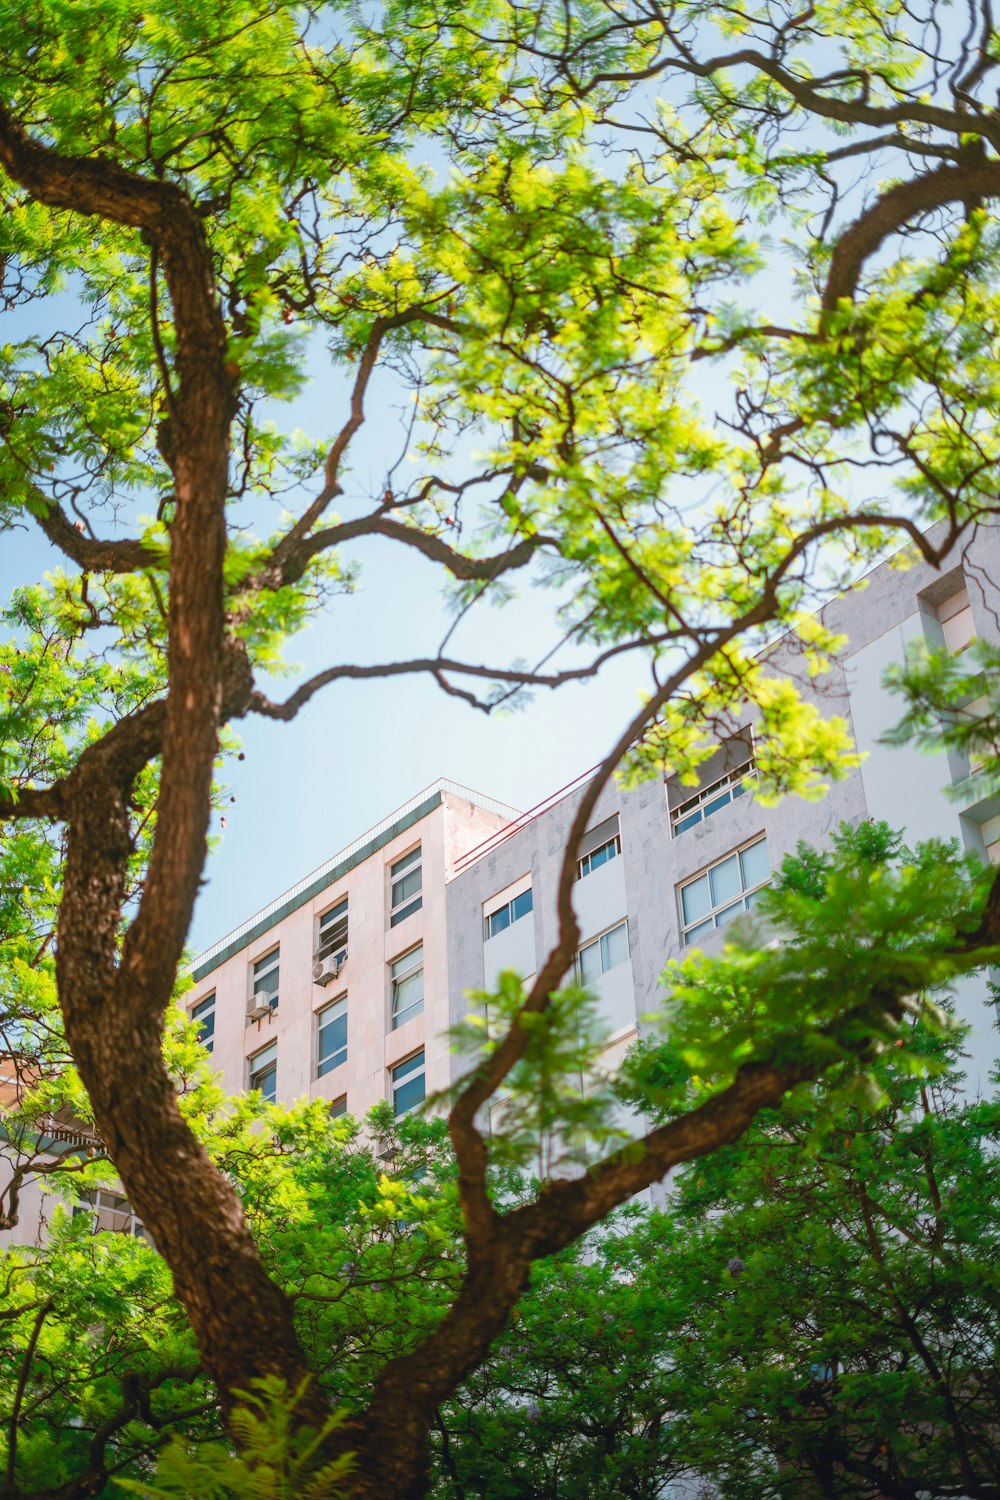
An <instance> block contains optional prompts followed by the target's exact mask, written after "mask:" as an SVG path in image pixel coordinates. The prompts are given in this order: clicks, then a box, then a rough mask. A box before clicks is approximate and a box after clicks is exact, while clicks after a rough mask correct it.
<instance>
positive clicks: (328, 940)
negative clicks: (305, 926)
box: [315, 896, 347, 964]
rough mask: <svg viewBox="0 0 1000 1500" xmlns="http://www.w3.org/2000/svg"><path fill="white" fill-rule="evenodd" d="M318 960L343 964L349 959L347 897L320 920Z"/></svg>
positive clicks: (326, 912)
mask: <svg viewBox="0 0 1000 1500" xmlns="http://www.w3.org/2000/svg"><path fill="white" fill-rule="evenodd" d="M315 956H316V958H317V959H324V958H332V959H333V960H334V962H335V963H338V964H342V963H343V962H344V959H345V958H346V957H347V897H346V896H345V897H344V899H343V901H338V902H337V904H336V906H331V907H330V910H329V911H325V912H324V913H323V915H322V916H321V917H320V919H319V945H318V947H317V949H316V955H315Z"/></svg>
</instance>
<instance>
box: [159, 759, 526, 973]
mask: <svg viewBox="0 0 1000 1500" xmlns="http://www.w3.org/2000/svg"><path fill="white" fill-rule="evenodd" d="M445 793H449V794H450V795H452V796H454V797H461V798H462V800H463V801H465V802H471V803H473V805H474V806H476V807H482V808H485V810H486V811H487V812H492V813H496V815H497V816H498V817H501V818H510V819H515V818H519V817H520V816H521V814H520V812H519V810H518V809H517V808H516V807H511V806H509V805H508V804H507V803H506V802H500V801H499V800H498V799H497V798H495V797H487V796H484V795H483V793H482V792H477V791H474V790H473V788H472V787H467V786H462V785H461V783H460V782H457V781H451V780H449V779H448V777H446V776H439V777H438V779H437V780H436V781H432V782H431V784H430V786H426V787H424V788H423V790H422V791H420V792H417V793H416V794H415V795H414V796H412V797H409V798H408V799H407V800H406V801H405V802H404V803H402V804H401V805H400V806H399V807H397V808H395V809H394V810H393V811H392V812H391V813H388V814H387V815H386V816H385V817H384V818H381V819H380V820H379V822H377V823H375V824H373V825H372V827H371V828H368V829H366V830H365V832H364V833H362V834H360V835H359V836H358V837H357V838H356V839H352V840H351V842H350V843H349V844H345V845H344V847H343V848H342V849H338V851H337V853H336V854H334V855H332V856H331V857H330V858H329V859H327V860H324V861H323V863H322V864H321V865H318V866H317V867H316V869H315V870H312V871H311V872H310V873H309V874H308V875H306V876H304V878H303V879H302V880H298V881H296V882H295V884H294V885H292V886H289V887H288V889H287V890H285V891H282V893H281V894H280V895H279V896H275V898H274V900H273V901H269V902H268V903H267V905H266V906H262V907H261V908H260V910H259V911H256V912H254V914H253V916H251V917H248V918H247V919H246V921H244V922H240V924H239V925H238V926H237V927H234V928H233V929H232V931H231V932H227V933H226V935H225V936H224V937H221V938H219V940H218V942H215V943H212V944H211V946H210V947H208V948H205V949H204V950H203V951H202V952H201V953H199V954H197V955H196V956H195V957H194V958H193V959H192V960H191V963H190V965H189V969H190V972H191V974H192V976H193V977H194V979H195V980H196V981H198V980H200V979H204V977H205V975H206V974H210V973H211V972H212V970H213V969H216V968H218V966H219V965H220V964H221V963H223V962H224V961H225V960H226V959H227V958H230V957H231V956H232V955H233V954H234V953H238V952H239V950H240V949H241V948H245V947H246V946H247V945H248V944H249V943H251V942H253V940H254V939H255V938H256V937H259V936H260V935H261V934H262V933H264V932H266V931H267V930H268V928H270V927H274V926H275V925H276V924H277V923H278V922H280V921H281V920H282V918H284V917H286V916H288V914H289V913H290V912H292V911H295V910H296V908H297V907H299V906H302V905H304V903H305V902H306V901H310V900H312V898H313V897H314V896H316V895H318V894H319V892H320V891H322V890H323V889H324V887H326V886H328V885H331V884H332V883H333V882H334V881H335V880H338V879H339V878H340V876H341V875H343V874H346V872H347V871H348V870H349V869H351V868H353V866H354V865H356V864H360V863H361V859H362V858H363V859H367V858H368V857H369V856H370V855H371V854H374V853H375V852H376V851H377V850H378V849H379V848H381V847H382V846H383V845H384V844H387V843H389V842H390V841H391V840H392V839H394V838H395V837H396V835H397V834H399V833H403V832H405V830H406V829H407V828H409V827H411V826H412V824H413V823H415V822H417V821H419V818H422V817H426V816H427V814H428V813H429V812H432V811H433V810H434V808H435V807H437V806H439V805H440V803H441V801H442V799H443V796H444V794H445ZM359 856H360V858H359Z"/></svg>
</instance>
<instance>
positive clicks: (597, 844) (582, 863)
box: [576, 816, 622, 880]
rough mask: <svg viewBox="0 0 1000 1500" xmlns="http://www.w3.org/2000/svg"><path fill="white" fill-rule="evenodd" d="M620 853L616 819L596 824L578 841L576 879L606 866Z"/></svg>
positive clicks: (620, 847)
mask: <svg viewBox="0 0 1000 1500" xmlns="http://www.w3.org/2000/svg"><path fill="white" fill-rule="evenodd" d="M621 852H622V841H621V835H620V834H619V832H618V818H617V816H615V817H613V818H606V819H605V821H604V822H603V823H598V825H597V827H596V828H591V829H589V830H588V832H587V833H585V834H584V836H583V838H582V839H581V840H580V853H579V855H578V857H577V861H576V878H577V880H582V879H583V878H584V876H585V875H590V874H592V873H593V871H594V870H599V869H600V868H601V866H602V865H606V864H607V863H608V860H609V859H617V858H618V856H619V854H621Z"/></svg>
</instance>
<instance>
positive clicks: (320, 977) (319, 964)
mask: <svg viewBox="0 0 1000 1500" xmlns="http://www.w3.org/2000/svg"><path fill="white" fill-rule="evenodd" d="M339 973H340V960H339V959H337V958H333V957H331V958H318V959H317V960H316V962H315V963H314V964H313V982H314V983H315V984H332V983H333V981H334V980H335V979H336V977H337V975H338V974H339Z"/></svg>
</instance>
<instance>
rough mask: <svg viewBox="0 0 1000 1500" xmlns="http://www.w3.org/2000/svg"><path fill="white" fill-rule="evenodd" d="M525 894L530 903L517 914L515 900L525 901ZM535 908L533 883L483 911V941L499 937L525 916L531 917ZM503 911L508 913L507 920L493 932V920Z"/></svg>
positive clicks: (486, 941)
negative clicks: (515, 912)
mask: <svg viewBox="0 0 1000 1500" xmlns="http://www.w3.org/2000/svg"><path fill="white" fill-rule="evenodd" d="M525 896H527V898H528V904H527V906H526V907H524V908H523V910H521V911H519V912H518V913H517V915H516V916H515V915H514V905H515V902H518V901H523V900H524V898H525ZM534 909H535V896H534V887H533V886H531V885H527V886H525V888H524V890H523V891H518V892H517V894H516V895H514V896H510V897H509V898H508V899H507V900H506V901H501V902H500V905H499V906H494V907H493V908H492V910H491V911H488V912H484V913H483V942H484V943H488V942H490V941H491V940H492V939H493V938H495V937H499V936H500V934H501V932H506V931H507V930H508V928H510V927H513V926H514V924H515V922H521V921H523V919H524V918H525V917H530V916H531V913H532V912H533V911H534ZM501 912H507V913H508V917H507V921H506V922H504V923H503V924H502V926H500V927H498V928H497V929H496V931H495V932H493V931H491V926H492V923H493V920H494V918H495V917H498V916H499V915H500V913H501Z"/></svg>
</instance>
